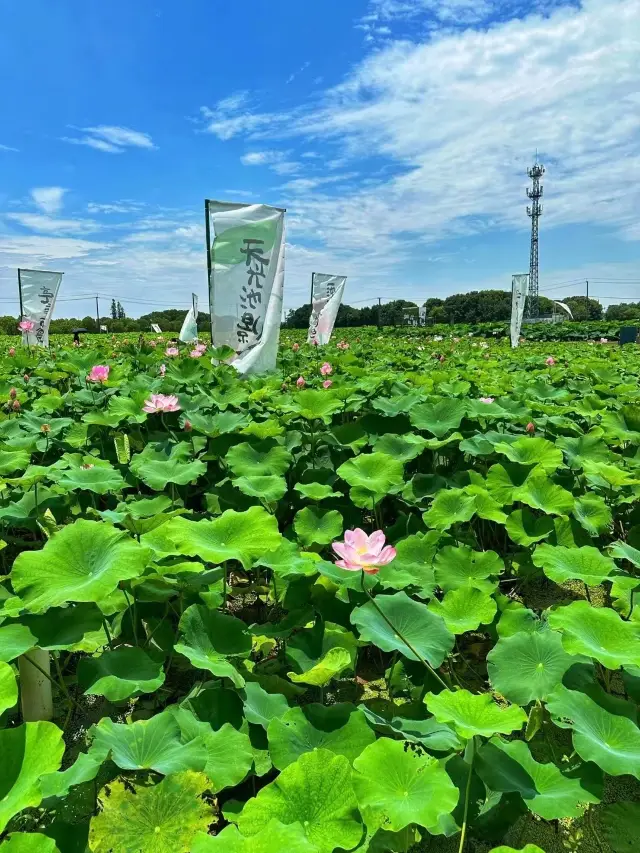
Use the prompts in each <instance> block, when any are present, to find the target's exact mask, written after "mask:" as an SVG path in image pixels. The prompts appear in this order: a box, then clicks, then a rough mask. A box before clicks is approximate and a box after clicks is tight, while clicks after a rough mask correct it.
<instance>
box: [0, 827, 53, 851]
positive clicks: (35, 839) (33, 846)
mask: <svg viewBox="0 0 640 853" xmlns="http://www.w3.org/2000/svg"><path fill="white" fill-rule="evenodd" d="M0 849H2V853H60V850H59V848H58V847H57V846H56V842H55V841H54V840H53V838H47V836H46V835H42V834H41V833H40V832H12V833H11V835H8V836H7V838H6V840H5V841H3V842H2V844H1V845H0Z"/></svg>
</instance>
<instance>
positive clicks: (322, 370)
mask: <svg viewBox="0 0 640 853" xmlns="http://www.w3.org/2000/svg"><path fill="white" fill-rule="evenodd" d="M320 373H321V374H322V375H323V376H329V374H330V373H333V367H331V365H330V364H329V362H328V361H325V363H324V364H323V365H322V367H321V368H320Z"/></svg>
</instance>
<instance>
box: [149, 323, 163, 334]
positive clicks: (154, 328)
mask: <svg viewBox="0 0 640 853" xmlns="http://www.w3.org/2000/svg"><path fill="white" fill-rule="evenodd" d="M151 331H152V332H155V333H156V335H159V334H161V333H162V329H161V328H160V326H159V325H158V324H157V323H152V324H151Z"/></svg>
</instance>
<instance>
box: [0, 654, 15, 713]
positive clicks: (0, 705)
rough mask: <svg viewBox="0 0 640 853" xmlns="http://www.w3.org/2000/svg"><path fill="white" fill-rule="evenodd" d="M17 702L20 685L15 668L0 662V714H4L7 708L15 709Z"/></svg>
mask: <svg viewBox="0 0 640 853" xmlns="http://www.w3.org/2000/svg"><path fill="white" fill-rule="evenodd" d="M17 701H18V685H17V683H16V677H15V675H14V674H13V668H12V667H11V666H10V665H9V664H8V663H5V662H4V661H0V714H4V712H5V711H6V710H7V708H13V706H14V705H15V704H16V702H17Z"/></svg>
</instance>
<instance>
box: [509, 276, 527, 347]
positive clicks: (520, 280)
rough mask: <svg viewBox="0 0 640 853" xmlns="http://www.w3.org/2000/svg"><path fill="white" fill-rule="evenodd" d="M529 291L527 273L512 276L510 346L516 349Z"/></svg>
mask: <svg viewBox="0 0 640 853" xmlns="http://www.w3.org/2000/svg"><path fill="white" fill-rule="evenodd" d="M528 290H529V276H528V275H527V273H523V274H522V275H514V276H513V278H512V280H511V346H512V347H517V346H518V343H519V342H520V329H521V328H522V318H523V317H524V306H525V303H526V301H527V291H528Z"/></svg>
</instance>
